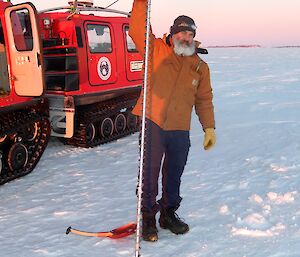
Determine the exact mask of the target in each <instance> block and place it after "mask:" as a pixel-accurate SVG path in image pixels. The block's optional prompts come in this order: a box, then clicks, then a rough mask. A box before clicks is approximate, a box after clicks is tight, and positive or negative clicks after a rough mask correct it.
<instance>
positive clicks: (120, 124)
mask: <svg viewBox="0 0 300 257" xmlns="http://www.w3.org/2000/svg"><path fill="white" fill-rule="evenodd" d="M114 123H115V124H114V125H115V131H116V132H117V133H120V132H122V131H124V130H125V128H126V117H125V115H124V114H123V113H119V114H118V115H117V116H116V118H115V122H114Z"/></svg>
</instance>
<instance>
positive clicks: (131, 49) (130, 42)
mask: <svg viewBox="0 0 300 257" xmlns="http://www.w3.org/2000/svg"><path fill="white" fill-rule="evenodd" d="M125 33H126V44H127V51H128V52H130V53H137V52H138V50H137V49H136V46H135V44H134V42H133V40H132V38H131V37H130V36H129V27H126V28H125Z"/></svg>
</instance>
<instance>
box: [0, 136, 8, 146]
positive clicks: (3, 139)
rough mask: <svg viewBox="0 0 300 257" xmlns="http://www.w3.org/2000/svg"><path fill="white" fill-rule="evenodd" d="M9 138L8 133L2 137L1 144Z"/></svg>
mask: <svg viewBox="0 0 300 257" xmlns="http://www.w3.org/2000/svg"><path fill="white" fill-rule="evenodd" d="M6 138H7V135H5V136H3V137H0V144H1V143H3V142H4V141H5V139H6Z"/></svg>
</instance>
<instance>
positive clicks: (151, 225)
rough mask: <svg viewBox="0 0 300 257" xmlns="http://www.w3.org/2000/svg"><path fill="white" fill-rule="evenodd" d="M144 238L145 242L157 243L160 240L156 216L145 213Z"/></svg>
mask: <svg viewBox="0 0 300 257" xmlns="http://www.w3.org/2000/svg"><path fill="white" fill-rule="evenodd" d="M142 237H143V239H144V240H145V241H150V242H155V241H157V239H158V236H157V228H156V219H155V214H154V215H153V214H149V213H147V212H143V220H142Z"/></svg>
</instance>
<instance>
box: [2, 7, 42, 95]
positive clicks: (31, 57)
mask: <svg viewBox="0 0 300 257" xmlns="http://www.w3.org/2000/svg"><path fill="white" fill-rule="evenodd" d="M4 16H5V21H6V27H7V38H8V49H9V55H10V60H11V63H10V65H11V74H10V83H13V85H14V88H15V92H16V94H17V95H19V96H40V95H42V94H43V92H44V79H43V69H42V63H41V46H40V37H39V30H38V22H37V12H36V9H35V7H34V6H33V5H32V4H30V3H26V4H20V5H15V6H10V7H7V8H6V9H5V12H4Z"/></svg>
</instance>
